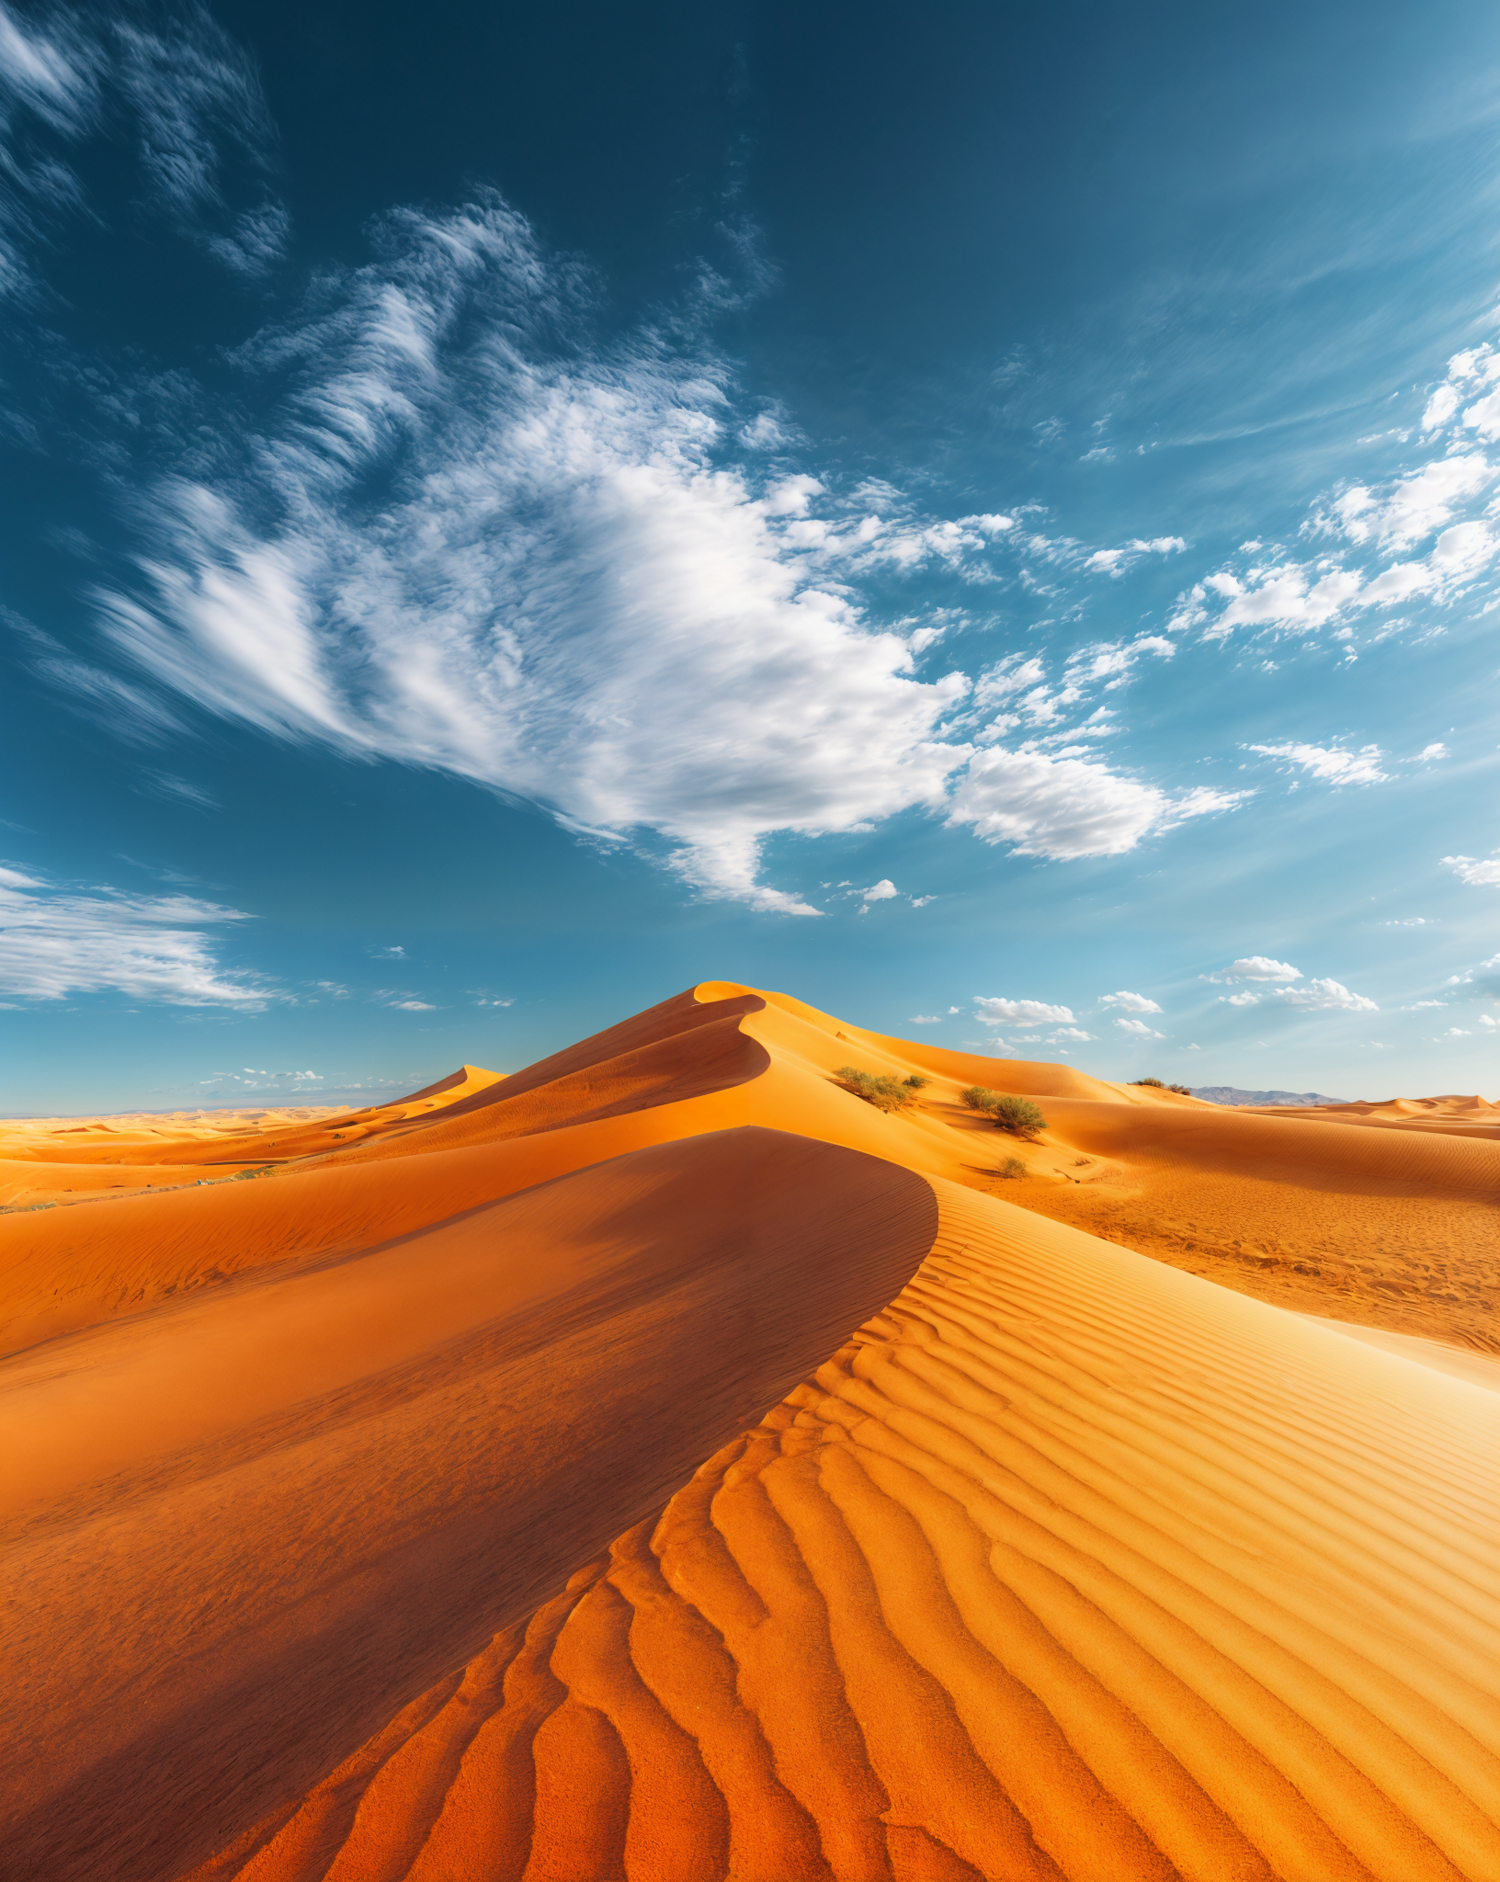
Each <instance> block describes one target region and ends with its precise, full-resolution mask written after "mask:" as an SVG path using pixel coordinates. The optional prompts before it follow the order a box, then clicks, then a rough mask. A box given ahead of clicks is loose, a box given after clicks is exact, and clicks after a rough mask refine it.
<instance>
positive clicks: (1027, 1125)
mask: <svg viewBox="0 0 1500 1882" xmlns="http://www.w3.org/2000/svg"><path fill="white" fill-rule="evenodd" d="M962 1095H963V1101H964V1103H965V1104H966V1105H967V1106H968V1107H969V1109H970V1110H971V1111H982V1112H983V1113H984V1114H985V1115H986V1116H987V1117H992V1118H993V1119H994V1120H995V1123H996V1124H997V1125H998V1126H999V1128H1000V1129H1001V1130H1003V1131H1009V1132H1010V1133H1011V1135H1012V1136H1013V1137H1035V1136H1036V1134H1037V1132H1038V1131H1044V1130H1045V1129H1046V1128H1047V1120H1046V1118H1044V1117H1043V1116H1042V1114H1041V1111H1040V1110H1039V1109H1038V1108H1037V1106H1036V1105H1034V1104H1033V1103H1032V1102H1031V1100H1030V1098H1013V1097H1012V1096H1011V1095H1010V1094H1009V1092H1004V1091H990V1090H988V1089H987V1088H986V1087H985V1086H983V1085H970V1087H969V1089H968V1090H967V1091H966V1092H964V1093H963V1094H962Z"/></svg>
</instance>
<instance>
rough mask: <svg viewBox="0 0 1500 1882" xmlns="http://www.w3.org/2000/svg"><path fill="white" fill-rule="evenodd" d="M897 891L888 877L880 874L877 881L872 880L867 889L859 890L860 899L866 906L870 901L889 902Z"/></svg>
mask: <svg viewBox="0 0 1500 1882" xmlns="http://www.w3.org/2000/svg"><path fill="white" fill-rule="evenodd" d="M897 893H898V891H897V888H896V885H895V883H894V882H892V881H891V879H890V877H889V876H882V877H881V879H880V881H879V882H872V883H871V884H870V886H869V888H868V889H863V890H861V892H860V900H861V901H862V902H863V903H864V904H865V906H866V907H867V908H868V907H869V905H870V903H871V902H889V901H890V900H891V899H892V897H894V896H895V895H896V894H897Z"/></svg>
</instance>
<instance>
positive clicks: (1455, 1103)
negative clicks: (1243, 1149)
mask: <svg viewBox="0 0 1500 1882" xmlns="http://www.w3.org/2000/svg"><path fill="white" fill-rule="evenodd" d="M1256 1109H1257V1110H1258V1111H1259V1112H1260V1114H1261V1116H1263V1117H1287V1116H1294V1115H1295V1116H1300V1117H1306V1118H1311V1119H1312V1120H1313V1121H1314V1122H1316V1121H1317V1120H1318V1119H1320V1118H1321V1119H1327V1120H1329V1121H1330V1122H1333V1123H1338V1124H1374V1125H1378V1126H1380V1127H1382V1128H1383V1129H1386V1130H1407V1131H1439V1132H1442V1133H1444V1134H1445V1135H1447V1136H1451V1137H1489V1138H1500V1105H1494V1104H1490V1103H1488V1102H1487V1101H1486V1100H1485V1099H1483V1098H1481V1097H1478V1096H1472V1097H1459V1096H1457V1095H1455V1094H1451V1093H1450V1094H1449V1095H1448V1096H1447V1097H1442V1098H1385V1099H1381V1100H1378V1101H1376V1102H1373V1103H1362V1104H1320V1105H1313V1106H1307V1107H1304V1108H1303V1109H1301V1110H1299V1111H1297V1112H1295V1113H1294V1112H1291V1111H1289V1110H1288V1109H1287V1108H1286V1107H1284V1106H1280V1105H1264V1106H1257V1107H1256Z"/></svg>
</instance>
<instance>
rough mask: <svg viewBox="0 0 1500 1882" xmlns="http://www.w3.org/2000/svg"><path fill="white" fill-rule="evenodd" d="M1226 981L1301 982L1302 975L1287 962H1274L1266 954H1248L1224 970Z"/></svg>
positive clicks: (1232, 962)
mask: <svg viewBox="0 0 1500 1882" xmlns="http://www.w3.org/2000/svg"><path fill="white" fill-rule="evenodd" d="M1223 978H1224V979H1225V980H1300V979H1301V978H1302V975H1301V974H1300V973H1299V972H1298V970H1297V969H1296V968H1295V967H1293V966H1292V965H1291V964H1290V963H1289V962H1287V961H1273V960H1271V959H1270V958H1269V956H1267V955H1265V954H1247V955H1245V956H1244V958H1243V959H1241V960H1238V961H1231V962H1230V963H1229V965H1228V967H1227V968H1225V970H1224V974H1223Z"/></svg>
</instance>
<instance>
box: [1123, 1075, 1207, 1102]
mask: <svg viewBox="0 0 1500 1882" xmlns="http://www.w3.org/2000/svg"><path fill="white" fill-rule="evenodd" d="M1130 1082H1131V1084H1132V1085H1151V1086H1153V1087H1154V1088H1155V1089H1156V1090H1157V1091H1175V1092H1176V1093H1177V1094H1178V1095H1179V1097H1183V1098H1191V1097H1192V1095H1193V1094H1192V1092H1191V1091H1190V1090H1189V1089H1188V1087H1187V1086H1186V1085H1168V1084H1165V1083H1163V1081H1162V1080H1161V1079H1159V1078H1132V1079H1131V1081H1130Z"/></svg>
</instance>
